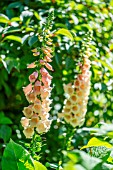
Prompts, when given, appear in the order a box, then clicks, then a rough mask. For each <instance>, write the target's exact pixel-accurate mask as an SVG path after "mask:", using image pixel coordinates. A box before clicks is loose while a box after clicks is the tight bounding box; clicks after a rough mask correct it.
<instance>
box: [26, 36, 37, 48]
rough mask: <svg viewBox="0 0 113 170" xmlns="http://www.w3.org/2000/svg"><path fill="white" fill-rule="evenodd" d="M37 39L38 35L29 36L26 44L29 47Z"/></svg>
mask: <svg viewBox="0 0 113 170" xmlns="http://www.w3.org/2000/svg"><path fill="white" fill-rule="evenodd" d="M37 41H38V37H37V36H35V35H34V36H32V37H30V38H29V41H28V44H29V46H30V47H31V46H32V45H33V44H34V43H36V42H37Z"/></svg>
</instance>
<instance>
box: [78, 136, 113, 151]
mask: <svg viewBox="0 0 113 170" xmlns="http://www.w3.org/2000/svg"><path fill="white" fill-rule="evenodd" d="M93 146H105V147H107V148H112V145H111V144H110V143H108V142H106V141H103V140H100V139H97V138H96V137H93V138H91V139H90V140H89V142H88V144H87V145H85V146H83V147H82V148H81V149H85V148H89V147H93Z"/></svg>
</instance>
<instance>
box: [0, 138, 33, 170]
mask: <svg viewBox="0 0 113 170" xmlns="http://www.w3.org/2000/svg"><path fill="white" fill-rule="evenodd" d="M6 169H7V170H34V165H33V160H32V158H31V156H30V154H29V152H28V151H27V150H25V149H24V148H23V147H22V146H21V145H19V144H17V143H15V142H13V140H10V142H9V144H8V145H7V147H6V148H5V150H4V153H3V157H2V170H6Z"/></svg>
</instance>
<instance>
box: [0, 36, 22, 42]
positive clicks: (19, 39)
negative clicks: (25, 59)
mask: <svg viewBox="0 0 113 170" xmlns="http://www.w3.org/2000/svg"><path fill="white" fill-rule="evenodd" d="M5 40H13V41H17V42H19V43H22V39H21V38H20V37H18V36H15V35H8V36H6V37H5V38H4V39H3V41H5Z"/></svg>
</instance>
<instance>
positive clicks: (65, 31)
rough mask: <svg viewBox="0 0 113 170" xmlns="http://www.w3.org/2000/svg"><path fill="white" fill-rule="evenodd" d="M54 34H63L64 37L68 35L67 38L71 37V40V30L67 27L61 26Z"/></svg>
mask: <svg viewBox="0 0 113 170" xmlns="http://www.w3.org/2000/svg"><path fill="white" fill-rule="evenodd" d="M55 34H61V35H65V36H66V37H68V38H69V39H71V40H72V41H73V36H72V34H71V32H70V31H69V30H67V29H64V28H61V29H59V30H58V31H57V32H55Z"/></svg>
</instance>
